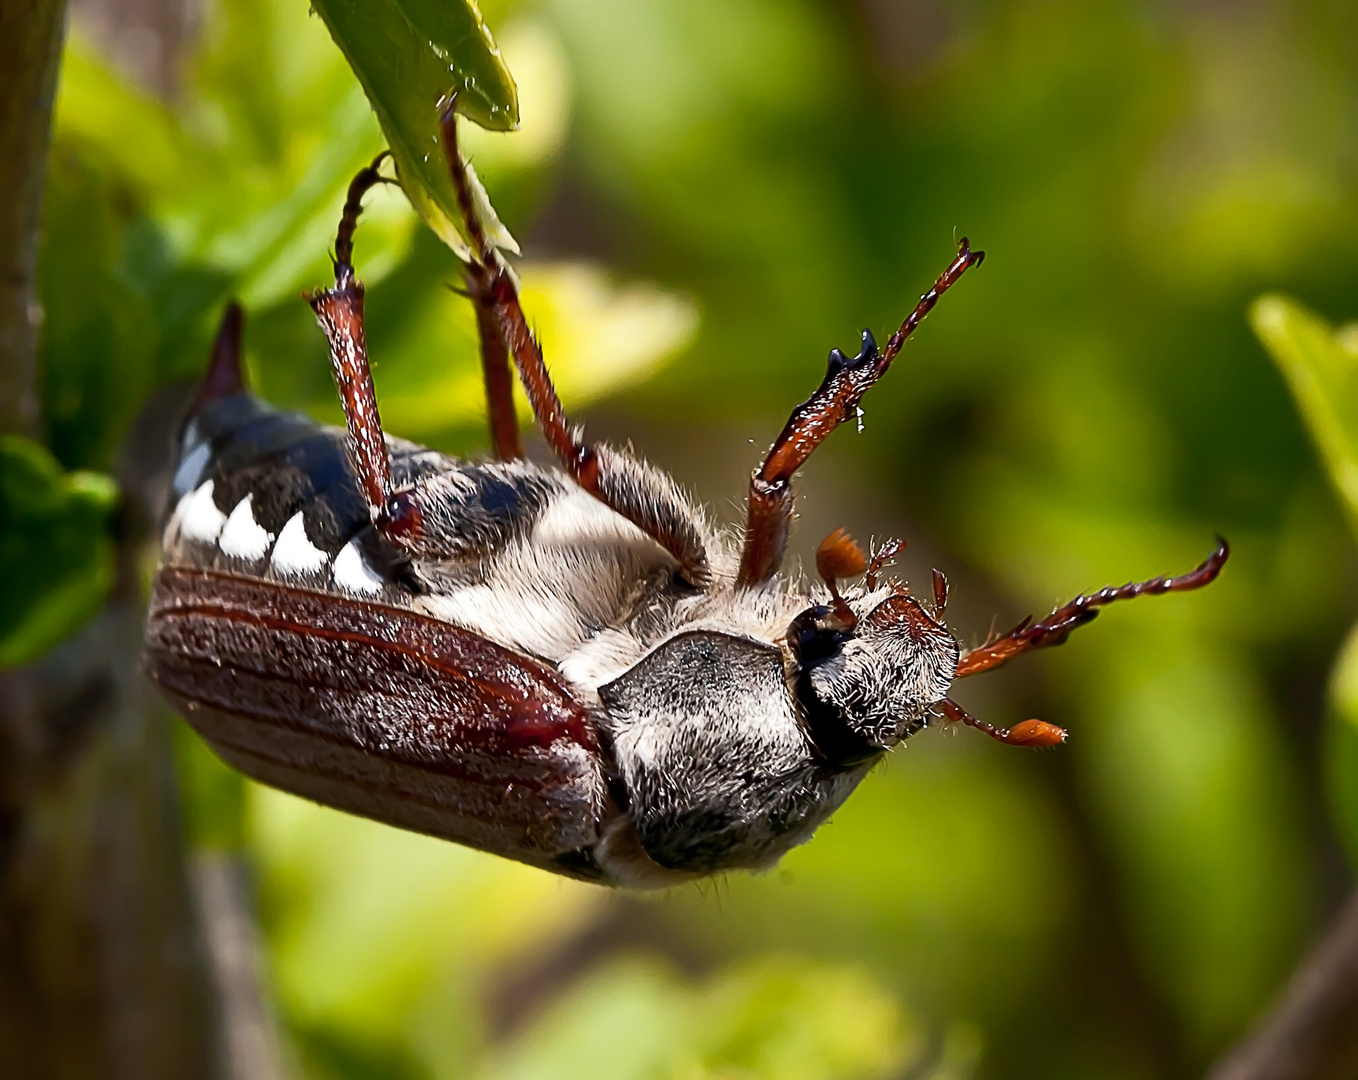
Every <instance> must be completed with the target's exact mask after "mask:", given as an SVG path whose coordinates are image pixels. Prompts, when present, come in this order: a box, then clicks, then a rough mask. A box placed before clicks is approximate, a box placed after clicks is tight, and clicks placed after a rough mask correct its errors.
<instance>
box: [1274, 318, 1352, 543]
mask: <svg viewBox="0 0 1358 1080" xmlns="http://www.w3.org/2000/svg"><path fill="white" fill-rule="evenodd" d="M1250 323H1251V325H1252V326H1253V327H1254V332H1255V333H1256V334H1258V335H1259V338H1260V340H1262V341H1263V343H1264V345H1265V346H1266V347H1267V348H1268V351H1269V354H1270V355H1271V356H1272V357H1273V360H1274V363H1276V364H1277V365H1278V369H1279V370H1280V371H1281V372H1282V373H1283V376H1284V377H1285V378H1286V379H1287V383H1288V386H1289V387H1291V390H1292V396H1293V397H1294V398H1295V399H1296V402H1297V408H1298V409H1299V410H1300V412H1301V415H1302V419H1303V420H1304V421H1305V422H1306V429H1307V431H1309V432H1310V434H1311V438H1312V439H1313V440H1314V441H1315V444H1316V447H1317V449H1319V451H1320V456H1321V460H1322V461H1323V462H1324V464H1325V468H1326V470H1327V471H1328V473H1329V476H1330V479H1331V481H1333V483H1334V486H1335V487H1336V488H1337V489H1338V490H1339V495H1340V497H1341V498H1342V500H1343V504H1344V509H1345V511H1346V512H1347V513H1348V516H1349V523H1350V525H1351V527H1352V528H1353V530H1354V532H1355V534H1358V340H1356V339H1355V338H1354V337H1353V335H1345V334H1342V333H1341V334H1336V333H1335V332H1334V329H1333V328H1332V327H1331V326H1330V325H1329V324H1328V323H1326V322H1325V321H1324V320H1323V319H1321V318H1320V317H1319V316H1318V315H1316V314H1314V313H1313V312H1310V311H1308V310H1307V309H1306V308H1304V307H1302V306H1301V305H1300V304H1298V303H1296V302H1295V301H1293V300H1289V299H1287V298H1286V297H1282V296H1264V297H1260V298H1259V299H1258V300H1256V301H1255V303H1254V306H1253V307H1252V308H1251V309H1250Z"/></svg>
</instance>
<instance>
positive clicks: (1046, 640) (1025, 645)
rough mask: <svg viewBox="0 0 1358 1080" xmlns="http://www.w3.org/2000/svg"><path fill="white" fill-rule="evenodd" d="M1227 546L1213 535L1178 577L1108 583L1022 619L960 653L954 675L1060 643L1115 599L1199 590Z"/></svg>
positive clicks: (1227, 551)
mask: <svg viewBox="0 0 1358 1080" xmlns="http://www.w3.org/2000/svg"><path fill="white" fill-rule="evenodd" d="M1230 554H1231V548H1230V545H1229V544H1227V543H1226V541H1225V540H1223V539H1222V538H1221V537H1217V549H1216V550H1215V551H1214V552H1212V554H1211V555H1209V556H1207V558H1206V559H1205V560H1203V562H1202V563H1201V564H1200V565H1199V566H1198V567H1197V568H1196V569H1194V570H1191V571H1190V572H1188V573H1187V574H1182V575H1180V576H1179V577H1157V578H1151V580H1150V581H1141V582H1134V583H1131V584H1128V585H1117V586H1114V585H1110V586H1108V587H1107V588H1106V589H1100V590H1099V591H1098V592H1096V593H1093V594H1092V595H1090V596H1077V597H1076V598H1075V599H1074V600H1072V601H1071V602H1070V603H1069V604H1067V605H1066V606H1065V607H1061V608H1057V609H1056V610H1055V611H1053V612H1052V613H1051V614H1050V615H1048V616H1047V617H1046V618H1045V619H1043V620H1042V621H1041V622H1037V623H1035V622H1033V621H1032V616H1029V617H1028V618H1026V619H1024V620H1023V621H1022V622H1021V623H1019V624H1018V625H1017V626H1016V627H1014V629H1012V630H1010V631H1009V633H1007V634H1005V635H1004V636H1003V637H1000V638H996V639H995V640H994V641H988V642H986V644H984V645H982V646H980V647H979V648H975V649H972V650H970V651H969V652H967V653H965V654H963V656H962V659H961V661H960V662H959V663H958V665H957V675H956V678H959V679H960V678H963V677H965V676H967V675H976V674H979V673H980V672H982V671H989V670H990V669H991V668H997V667H999V666H1000V665H1001V664H1004V663H1007V662H1008V661H1009V660H1012V659H1013V658H1014V657H1015V656H1017V655H1018V654H1019V653H1023V652H1028V651H1030V650H1032V649H1045V648H1048V647H1049V646H1052V645H1060V644H1062V643H1063V642H1064V641H1065V640H1066V638H1068V637H1069V636H1070V632H1071V631H1072V630H1074V629H1075V628H1076V627H1078V626H1083V625H1084V624H1085V623H1087V622H1089V621H1090V620H1091V619H1093V618H1094V617H1095V616H1097V615H1098V613H1099V608H1101V607H1103V606H1104V605H1105V604H1111V603H1113V602H1114V601H1116V600H1134V599H1135V598H1136V597H1138V596H1158V595H1159V594H1160V593H1167V592H1189V591H1191V590H1193V589H1201V588H1202V587H1203V586H1204V585H1207V584H1209V583H1210V582H1212V581H1215V580H1216V576H1217V575H1218V574H1220V573H1221V568H1222V567H1223V566H1225V565H1226V560H1227V559H1228V558H1229V557H1230Z"/></svg>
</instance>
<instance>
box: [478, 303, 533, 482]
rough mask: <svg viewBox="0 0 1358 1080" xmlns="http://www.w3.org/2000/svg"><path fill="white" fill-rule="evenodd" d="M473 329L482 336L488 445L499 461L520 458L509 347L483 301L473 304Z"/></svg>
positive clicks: (492, 314)
mask: <svg viewBox="0 0 1358 1080" xmlns="http://www.w3.org/2000/svg"><path fill="white" fill-rule="evenodd" d="M476 329H477V333H478V334H479V335H480V338H481V373H482V375H483V376H484V377H485V380H486V413H487V416H488V417H489V419H490V445H491V447H492V448H493V449H494V451H495V456H496V457H497V458H499V459H500V460H501V461H511V460H513V459H515V458H521V457H523V440H522V439H521V438H520V437H519V418H518V417H517V416H515V415H514V382H513V379H514V376H513V374H512V373H511V372H510V370H509V350H508V349H507V348H506V347H505V339H504V338H502V337H501V336H500V327H499V324H498V323H497V322H496V321H495V315H494V312H493V311H492V310H491V309H490V308H488V307H486V306H485V305H484V304H479V303H478V304H477V305H476Z"/></svg>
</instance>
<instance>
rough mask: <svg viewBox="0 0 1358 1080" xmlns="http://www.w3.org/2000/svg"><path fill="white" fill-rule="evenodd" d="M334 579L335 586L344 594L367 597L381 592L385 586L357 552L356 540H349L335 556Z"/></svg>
mask: <svg viewBox="0 0 1358 1080" xmlns="http://www.w3.org/2000/svg"><path fill="white" fill-rule="evenodd" d="M334 578H335V584H336V585H338V586H339V587H340V588H341V589H344V590H345V591H346V592H352V593H362V594H364V595H367V596H371V595H373V594H374V593H379V592H381V591H382V586H383V585H384V584H385V583H384V582H383V581H382V579H381V578H380V577H378V576H377V575H376V574H375V573H373V569H372V567H370V566H369V565H368V560H367V559H365V558H364V557H363V553H362V552H361V551H359V550H358V541H357V540H350V541H349V542H348V543H347V544H345V545H344V547H343V548H341V549H340V553H339V554H338V555H336V556H335V568H334Z"/></svg>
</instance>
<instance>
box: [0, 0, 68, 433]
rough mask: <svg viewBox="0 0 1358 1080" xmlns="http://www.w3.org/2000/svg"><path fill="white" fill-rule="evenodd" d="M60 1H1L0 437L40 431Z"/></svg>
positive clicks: (63, 16)
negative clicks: (46, 211)
mask: <svg viewBox="0 0 1358 1080" xmlns="http://www.w3.org/2000/svg"><path fill="white" fill-rule="evenodd" d="M65 20H66V0H5V2H4V3H3V4H0V432H6V431H18V432H22V433H24V434H27V435H34V434H36V433H37V430H38V397H37V379H36V357H37V351H38V329H39V326H40V325H41V323H42V309H41V308H40V306H39V304H38V296H37V286H36V270H37V262H38V227H39V224H40V221H41V215H42V190H43V183H44V181H45V180H46V177H47V147H48V142H49V140H50V137H51V128H52V98H53V95H54V93H55V91H56V85H57V67H58V64H59V63H60V59H61V40H62V32H63V28H64V26H65Z"/></svg>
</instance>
